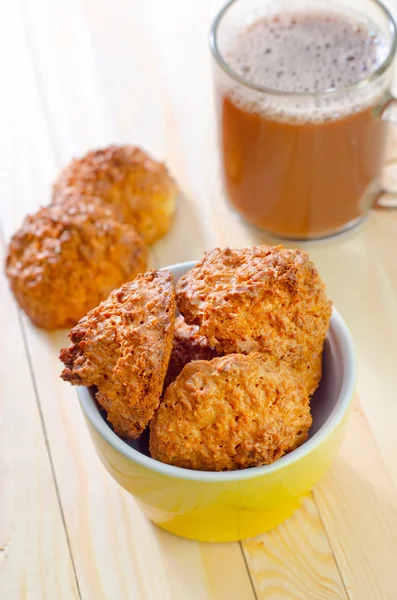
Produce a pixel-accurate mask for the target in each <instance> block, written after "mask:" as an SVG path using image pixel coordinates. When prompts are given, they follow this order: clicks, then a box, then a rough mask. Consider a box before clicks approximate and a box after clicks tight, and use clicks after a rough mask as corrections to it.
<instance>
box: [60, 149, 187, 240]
mask: <svg viewBox="0 0 397 600" xmlns="http://www.w3.org/2000/svg"><path fill="white" fill-rule="evenodd" d="M70 190H72V191H73V193H75V192H77V193H79V194H80V196H81V197H82V198H83V197H90V196H97V197H99V198H101V199H102V200H103V201H104V202H106V203H108V204H110V205H112V206H113V207H114V208H115V210H116V212H117V214H118V217H119V218H120V219H121V220H122V221H123V222H125V223H130V224H132V225H133V226H134V227H135V229H136V230H137V231H138V233H139V234H140V235H141V236H142V237H143V238H144V240H145V241H146V242H147V243H152V242H154V241H155V240H157V239H159V238H161V237H162V236H163V235H165V234H166V233H167V231H168V229H169V227H170V224H171V220H172V216H173V214H174V211H175V204H176V197H177V186H176V184H175V182H174V180H173V179H172V177H171V176H170V174H169V172H168V170H167V168H166V167H165V165H164V164H163V163H160V162H157V161H155V160H154V159H152V158H151V157H150V156H149V155H148V154H146V152H144V151H143V150H141V149H140V148H137V147H135V146H128V145H127V146H108V147H107V148H102V149H98V150H94V151H92V152H89V153H88V154H86V155H85V156H83V157H82V158H79V159H75V160H73V161H72V162H71V163H70V164H69V165H68V166H67V167H66V168H65V169H64V170H63V171H62V172H61V174H60V175H59V177H58V179H57V181H56V182H55V184H54V189H53V201H54V202H57V203H58V202H62V201H63V199H64V198H65V197H67V196H68V194H69V193H70Z"/></svg>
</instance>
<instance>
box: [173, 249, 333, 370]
mask: <svg viewBox="0 0 397 600" xmlns="http://www.w3.org/2000/svg"><path fill="white" fill-rule="evenodd" d="M176 290H177V302H178V307H179V310H180V311H181V313H182V314H183V316H184V318H185V320H186V322H187V323H189V324H194V325H198V326H199V327H200V333H201V334H202V335H204V336H205V337H206V339H207V340H208V343H209V344H210V346H211V347H213V348H215V349H216V350H218V351H220V352H223V353H231V352H242V353H244V354H248V353H249V352H252V351H259V352H264V353H266V354H269V355H270V356H272V357H273V358H275V359H283V360H285V361H287V362H288V363H289V364H291V365H293V366H296V365H299V363H301V362H305V363H307V362H308V361H309V360H310V359H311V357H312V356H313V355H318V354H319V353H321V351H322V346H323V342H324V339H325V336H326V333H327V330H328V323H329V319H330V316H331V303H330V302H329V300H328V299H327V296H326V293H325V286H324V283H323V282H322V280H321V278H320V276H319V274H318V272H317V269H316V267H315V266H314V264H313V263H312V262H311V260H310V259H309V257H308V255H307V254H306V253H305V252H302V251H300V250H289V249H285V248H283V247H282V246H256V247H253V248H245V249H241V250H231V249H229V248H227V249H226V250H220V249H219V248H218V249H214V250H211V251H210V252H207V253H206V255H205V257H204V259H203V260H202V261H200V262H199V263H198V264H197V265H196V266H195V267H194V268H193V269H191V271H189V272H188V273H186V275H184V276H183V277H182V278H181V279H180V280H179V281H178V284H177V287H176Z"/></svg>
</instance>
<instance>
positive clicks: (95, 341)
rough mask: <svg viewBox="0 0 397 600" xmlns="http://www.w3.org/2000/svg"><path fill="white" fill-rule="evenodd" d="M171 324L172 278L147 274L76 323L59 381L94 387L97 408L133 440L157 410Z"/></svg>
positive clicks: (64, 352) (165, 273) (62, 356)
mask: <svg viewBox="0 0 397 600" xmlns="http://www.w3.org/2000/svg"><path fill="white" fill-rule="evenodd" d="M174 323H175V292H174V286H173V281H172V275H171V273H169V272H168V271H148V272H147V273H145V274H144V275H138V277H136V279H135V280H134V281H132V282H131V283H126V284H124V285H123V286H122V287H121V288H120V289H118V290H115V291H113V292H112V293H111V294H110V295H109V297H108V299H107V300H105V301H104V302H102V303H101V304H100V305H99V306H98V307H97V308H94V309H93V310H91V311H90V312H89V313H88V314H87V315H86V316H85V317H84V318H83V319H81V321H80V322H79V323H78V324H77V325H76V326H75V327H74V328H73V329H72V331H71V332H70V334H69V337H70V339H71V341H72V344H71V346H70V347H69V348H64V349H63V350H62V351H61V354H60V359H61V361H62V362H63V363H64V364H65V369H64V370H63V371H62V374H61V377H62V379H64V380H65V381H69V382H70V383H71V384H72V385H85V386H96V387H97V388H98V393H97V400H98V402H99V404H100V405H101V406H102V407H103V408H104V409H105V410H106V412H107V414H108V419H109V421H110V423H111V424H112V425H113V427H114V430H115V432H116V433H117V434H119V435H120V436H122V437H124V438H129V439H135V438H137V437H138V436H139V435H140V434H141V433H142V431H143V430H144V429H145V428H146V426H147V424H148V423H149V421H150V419H151V418H152V416H153V413H154V411H155V410H156V409H157V407H158V406H159V403H160V395H161V391H162V388H163V384H164V377H165V374H166V370H167V366H168V362H169V358H170V354H171V347H172V340H173V334H174Z"/></svg>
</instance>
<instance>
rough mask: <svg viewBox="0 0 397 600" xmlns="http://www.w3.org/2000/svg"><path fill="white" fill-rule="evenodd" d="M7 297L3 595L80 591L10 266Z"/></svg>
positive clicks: (1, 317)
mask: <svg viewBox="0 0 397 600" xmlns="http://www.w3.org/2000/svg"><path fill="white" fill-rule="evenodd" d="M0 260H1V261H2V262H3V252H2V249H1V251H0ZM0 297H1V309H2V310H1V311H0V331H1V337H2V344H1V347H0V597H1V598H4V600H8V599H10V600H11V599H14V598H20V599H29V600H30V599H32V600H53V599H54V598H59V599H65V600H69V599H70V600H71V599H77V598H79V594H78V591H77V585H76V578H75V573H74V569H73V565H72V560H71V556H70V552H69V547H68V541H67V537H66V532H65V528H64V524H63V519H62V514H61V510H60V507H59V504H58V498H57V491H56V488H55V482H54V478H53V473H52V468H51V464H50V460H49V455H48V450H47V447H46V440H45V436H44V431H43V427H42V423H41V417H40V414H39V410H38V406H37V402H36V398H35V390H34V387H33V384H32V378H31V374H30V369H29V364H28V360H27V356H26V351H25V346H24V341H23V338H22V336H21V328H20V320H19V317H18V313H17V310H16V308H15V305H14V302H13V299H12V297H11V294H10V292H9V290H8V284H7V282H6V279H5V276H4V274H3V272H1V273H0ZM16 362H17V364H18V368H17V369H15V363H16Z"/></svg>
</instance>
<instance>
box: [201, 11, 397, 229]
mask: <svg viewBox="0 0 397 600" xmlns="http://www.w3.org/2000/svg"><path fill="white" fill-rule="evenodd" d="M331 5H332V8H331V10H330V3H329V0H326V1H323V0H317V1H316V2H314V3H313V2H310V1H309V0H231V1H230V2H229V3H228V4H226V6H225V7H224V8H223V9H222V10H221V11H220V13H219V14H218V15H217V17H216V19H215V21H214V23H213V26H212V29H211V32H210V48H211V51H212V55H213V58H214V77H215V91H216V99H217V115H218V129H219V145H220V153H221V164H222V172H223V180H224V185H225V189H226V194H227V197H228V200H229V202H230V204H231V206H232V207H233V208H234V209H235V210H236V211H237V213H239V214H240V215H241V216H242V217H243V218H244V219H245V220H246V221H248V222H249V223H250V224H252V225H255V226H257V227H259V228H261V229H262V230H265V231H266V232H267V233H269V234H271V235H273V236H275V237H279V238H284V239H291V240H305V239H317V238H323V237H327V236H330V235H334V234H337V233H340V232H342V231H345V230H347V229H350V228H351V227H353V226H355V225H356V224H358V223H359V222H361V221H362V220H363V219H364V218H365V217H366V215H367V214H368V212H369V210H370V209H371V208H373V207H375V206H381V202H380V200H379V199H380V195H381V192H382V191H384V190H382V189H381V184H380V175H381V171H382V166H383V162H384V154H385V144H386V132H387V121H388V120H389V119H390V120H392V118H393V114H390V113H392V112H393V103H395V100H394V99H393V97H392V95H391V93H390V87H391V82H392V77H393V63H394V57H395V54H396V26H395V23H394V21H393V19H392V17H391V15H390V13H389V11H388V10H387V9H386V8H385V7H384V6H383V5H382V4H381V3H380V2H378V1H377V0H344V1H343V0H339V1H338V2H336V1H335V2H332V4H331ZM311 8H312V9H314V10H315V12H316V14H317V15H318V14H321V11H326V13H327V15H329V13H330V12H332V13H335V14H336V15H340V16H341V17H343V16H345V18H346V16H348V17H350V18H355V17H356V18H357V21H359V22H363V19H364V23H367V22H368V23H369V24H372V25H375V26H376V27H377V28H378V29H379V31H380V33H381V34H382V36H384V39H385V42H386V44H387V53H386V54H385V57H384V60H383V61H382V62H380V63H379V65H377V67H376V68H375V70H374V72H373V73H372V74H370V75H369V76H367V77H365V78H363V79H361V80H360V81H358V83H354V84H353V85H349V86H347V87H342V88H337V89H335V88H334V89H330V90H327V91H324V92H318V93H317V92H313V93H310V92H301V91H297V92H289V91H280V90H277V91H276V90H274V89H268V88H266V87H263V86H261V85H258V84H257V83H254V82H253V81H250V79H249V74H244V75H242V74H240V73H237V72H236V71H235V70H233V68H232V67H231V66H230V64H229V63H228V59H227V52H228V50H229V47H230V42H231V41H233V39H235V38H236V36H237V35H239V33H241V31H243V30H245V28H246V27H247V26H249V25H250V24H251V23H254V22H256V21H257V20H258V19H261V18H263V17H264V18H269V16H270V17H272V16H277V15H283V14H292V13H293V15H296V14H298V13H299V12H300V11H303V12H306V14H307V13H308V11H309V10H310V9H311ZM389 206H390V205H386V206H382V207H389ZM392 207H393V208H394V206H392Z"/></svg>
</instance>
